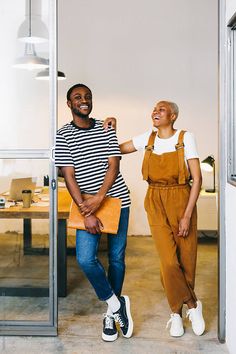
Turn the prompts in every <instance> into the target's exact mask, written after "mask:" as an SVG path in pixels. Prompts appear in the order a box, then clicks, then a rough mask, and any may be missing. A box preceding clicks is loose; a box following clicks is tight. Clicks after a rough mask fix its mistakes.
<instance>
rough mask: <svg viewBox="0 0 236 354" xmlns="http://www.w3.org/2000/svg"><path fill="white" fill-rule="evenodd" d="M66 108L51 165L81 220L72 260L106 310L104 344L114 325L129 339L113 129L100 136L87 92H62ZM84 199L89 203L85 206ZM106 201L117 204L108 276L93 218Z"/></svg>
mask: <svg viewBox="0 0 236 354" xmlns="http://www.w3.org/2000/svg"><path fill="white" fill-rule="evenodd" d="M67 105H68V107H69V108H70V109H71V113H72V117H73V120H72V121H71V122H70V123H68V124H65V125H64V126H63V127H62V128H61V129H59V130H58V132H57V139H56V158H55V159H56V166H57V167H60V168H61V171H62V173H63V175H64V178H65V182H66V186H67V188H68V190H69V192H70V194H71V196H72V198H73V200H74V201H75V203H76V204H77V206H78V207H79V209H80V212H81V213H82V215H84V216H85V218H84V224H85V228H86V231H83V230H77V231H76V258H77V261H78V263H79V265H80V267H81V268H82V270H83V272H84V273H85V275H86V276H87V278H88V280H89V281H90V283H91V285H92V286H93V288H94V290H95V292H96V294H97V296H98V298H99V299H100V300H102V301H106V303H107V305H108V309H107V313H106V314H105V315H104V319H103V332H102V338H103V340H105V341H114V340H116V339H117V337H118V332H117V328H116V324H115V321H116V322H118V323H119V326H120V329H121V332H122V335H123V336H124V337H126V338H129V337H131V335H132V332H133V321H132V317H131V313H130V301H129V297H128V296H121V290H122V285H123V281H124V275H125V262H124V258H125V248H126V240H127V229H128V219H129V206H130V199H129V194H128V189H127V187H126V185H125V182H124V180H123V177H122V176H121V174H120V172H119V163H120V156H121V153H120V149H119V144H118V141H117V137H116V134H115V131H114V129H113V128H108V129H107V130H105V129H104V128H103V122H102V121H100V120H97V119H94V118H90V117H89V115H90V113H91V111H92V92H91V90H90V89H89V88H88V87H87V86H85V85H84V84H76V85H74V86H72V87H71V88H70V89H69V90H68V92H67ZM83 193H89V194H93V197H91V198H89V200H86V201H84V200H83ZM107 195H109V196H112V197H118V198H120V199H121V200H122V209H121V216H120V222H119V229H118V232H117V235H108V258H109V268H108V276H106V273H105V270H104V268H103V266H102V264H101V263H100V261H99V260H98V258H97V250H98V245H99V242H100V237H101V230H102V225H101V223H100V220H99V219H98V218H96V216H95V215H94V212H95V211H96V210H97V209H98V208H99V206H100V205H101V203H102V201H103V200H104V198H105V197H106V196H107Z"/></svg>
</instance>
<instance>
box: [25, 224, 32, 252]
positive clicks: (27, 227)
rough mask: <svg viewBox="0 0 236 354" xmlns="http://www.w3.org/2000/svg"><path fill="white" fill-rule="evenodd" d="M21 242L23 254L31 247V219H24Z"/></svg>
mask: <svg viewBox="0 0 236 354" xmlns="http://www.w3.org/2000/svg"><path fill="white" fill-rule="evenodd" d="M23 243H24V254H25V253H27V250H28V249H30V248H32V231H31V219H24V223H23Z"/></svg>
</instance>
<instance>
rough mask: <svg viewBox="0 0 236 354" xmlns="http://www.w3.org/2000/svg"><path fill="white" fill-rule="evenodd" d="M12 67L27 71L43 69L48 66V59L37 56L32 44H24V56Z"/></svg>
mask: <svg viewBox="0 0 236 354" xmlns="http://www.w3.org/2000/svg"><path fill="white" fill-rule="evenodd" d="M13 66H14V68H20V69H28V70H34V69H45V68H47V67H48V66H49V61H48V59H45V58H41V57H38V56H37V54H36V52H35V48H34V44H32V43H26V44H25V53H24V56H23V57H20V58H18V59H16V61H15V63H14V64H13Z"/></svg>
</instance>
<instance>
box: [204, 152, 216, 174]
mask: <svg viewBox="0 0 236 354" xmlns="http://www.w3.org/2000/svg"><path fill="white" fill-rule="evenodd" d="M214 165H215V159H214V157H213V156H212V155H210V156H207V157H206V158H205V159H204V160H202V162H201V168H202V170H203V171H207V172H212V171H213V168H214Z"/></svg>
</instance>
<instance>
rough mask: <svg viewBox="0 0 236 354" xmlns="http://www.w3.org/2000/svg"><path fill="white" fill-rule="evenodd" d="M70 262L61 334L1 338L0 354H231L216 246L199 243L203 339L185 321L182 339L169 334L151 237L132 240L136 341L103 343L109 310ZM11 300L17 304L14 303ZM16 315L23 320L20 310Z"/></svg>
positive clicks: (128, 290)
mask: <svg viewBox="0 0 236 354" xmlns="http://www.w3.org/2000/svg"><path fill="white" fill-rule="evenodd" d="M16 249H17V247H16ZM105 249H106V246H105V242H104V241H103V242H102V245H101V250H100V258H101V260H102V262H103V263H104V264H105V263H106V251H105ZM16 258H17V257H16ZM68 258H69V262H68V263H69V264H68V290H69V294H68V296H67V297H66V298H60V299H59V336H58V337H55V338H53V337H50V338H42V337H33V338H32V337H0V353H11V354H12V353H17V354H21V353H25V354H39V353H44V354H47V353H63V354H64V353H65V354H67V353H68V354H93V353H94V354H95V353H102V354H103V353H104V354H105V353H114V354H116V353H117V354H118V353H119V354H120V353H124V352H125V353H135V354H136V353H137V354H139V353H142V354H152V353H155V354H166V353H168V354H190V353H193V354H195V353H204V354H208V353H209V354H210V353H212V354H213V353H214V354H216V353H222V354H223V353H228V351H227V348H226V346H225V345H222V344H219V342H218V340H217V332H216V331H217V245H216V243H212V242H210V243H206V242H204V243H202V242H201V243H200V244H199V251H198V266H197V278H196V293H197V296H198V297H199V299H201V300H202V302H203V305H204V315H205V320H206V333H205V334H204V335H203V336H201V337H197V336H195V335H194V334H193V333H192V330H191V326H190V323H189V322H188V321H186V320H185V322H184V323H185V329H186V332H185V335H184V336H183V337H181V338H177V339H175V338H172V337H170V336H169V332H168V330H166V329H165V326H166V322H167V320H168V319H169V313H170V312H169V308H168V304H167V302H166V299H165V296H164V292H163V290H162V287H161V284H160V280H159V264H158V257H157V254H156V251H155V249H154V245H153V241H152V239H151V238H150V237H142V236H136V237H134V236H132V237H129V239H128V247H127V255H126V263H127V274H126V279H125V284H124V289H123V294H128V295H129V296H130V298H131V306H132V314H133V319H134V324H135V327H134V334H133V337H132V338H130V339H126V338H123V337H121V336H120V337H119V338H118V339H117V341H116V342H113V343H104V342H103V341H102V339H101V330H102V313H103V312H104V311H105V310H106V306H105V305H104V303H102V302H99V301H98V300H97V299H96V296H95V294H94V292H93V289H92V288H91V286H90V285H89V283H88V282H87V280H86V279H85V277H84V276H83V274H82V273H81V271H80V270H79V269H78V267H77V264H76V262H75V258H74V257H73V256H70V257H68ZM38 260H40V258H38ZM38 262H39V261H38ZM1 279H2V276H1ZM1 301H3V300H1ZM11 301H12V303H11V306H13V303H14V300H11ZM35 301H36V300H35ZM37 301H38V300H37ZM26 302H27V300H26ZM18 304H19V302H18ZM24 306H25V305H24V303H21V305H20V308H21V309H22V308H23V307H24ZM38 306H39V307H38ZM40 306H41V307H40ZM35 308H36V309H40V311H41V313H43V303H41V304H37V306H36V307H35ZM24 309H25V312H24V314H27V313H28V314H29V313H30V310H29V309H28V310H27V309H26V307H24ZM13 312H14V313H15V316H17V306H16V307H15V308H14V311H13Z"/></svg>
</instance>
